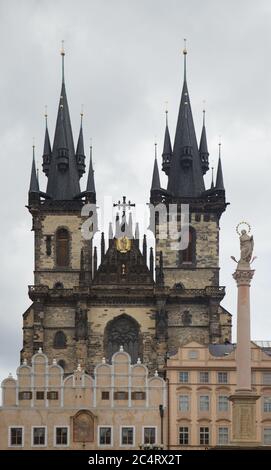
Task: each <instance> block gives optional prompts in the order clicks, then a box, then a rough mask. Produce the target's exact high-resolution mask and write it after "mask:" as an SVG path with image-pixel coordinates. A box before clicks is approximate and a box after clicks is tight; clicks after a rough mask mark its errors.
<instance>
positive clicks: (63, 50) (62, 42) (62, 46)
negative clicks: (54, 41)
mask: <svg viewBox="0 0 271 470" xmlns="http://www.w3.org/2000/svg"><path fill="white" fill-rule="evenodd" d="M60 54H61V55H62V56H64V55H65V49H64V40H63V39H62V41H61V50H60Z"/></svg>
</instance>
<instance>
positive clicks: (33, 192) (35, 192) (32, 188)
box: [28, 144, 40, 205]
mask: <svg viewBox="0 0 271 470" xmlns="http://www.w3.org/2000/svg"><path fill="white" fill-rule="evenodd" d="M32 148H33V158H32V168H31V177H30V185H29V191H28V203H29V205H31V204H33V203H38V202H39V197H40V188H39V181H38V177H37V171H36V161H35V145H34V144H33V146H32Z"/></svg>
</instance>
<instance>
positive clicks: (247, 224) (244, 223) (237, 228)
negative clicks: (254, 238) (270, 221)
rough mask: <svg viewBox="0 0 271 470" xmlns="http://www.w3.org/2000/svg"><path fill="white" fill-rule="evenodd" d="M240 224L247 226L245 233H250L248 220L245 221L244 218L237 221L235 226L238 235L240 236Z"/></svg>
mask: <svg viewBox="0 0 271 470" xmlns="http://www.w3.org/2000/svg"><path fill="white" fill-rule="evenodd" d="M240 225H246V226H247V228H248V232H247V233H250V232H251V225H250V224H249V223H248V222H245V221H244V220H243V221H242V222H239V224H238V225H237V226H236V233H238V235H239V236H240V235H241V233H240V232H239V227H240Z"/></svg>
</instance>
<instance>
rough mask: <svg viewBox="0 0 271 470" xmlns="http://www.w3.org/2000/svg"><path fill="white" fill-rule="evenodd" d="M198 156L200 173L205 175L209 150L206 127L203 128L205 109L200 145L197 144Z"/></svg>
mask: <svg viewBox="0 0 271 470" xmlns="http://www.w3.org/2000/svg"><path fill="white" fill-rule="evenodd" d="M199 156H200V160H201V169H202V173H203V174H204V175H205V173H207V171H208V170H209V152H208V146H207V138H206V128H205V109H204V110H203V124H202V131H201V138H200V145H199Z"/></svg>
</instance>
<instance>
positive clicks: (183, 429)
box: [179, 426, 189, 445]
mask: <svg viewBox="0 0 271 470" xmlns="http://www.w3.org/2000/svg"><path fill="white" fill-rule="evenodd" d="M179 444H180V445H188V444H189V428H188V427H187V426H180V427H179Z"/></svg>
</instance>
